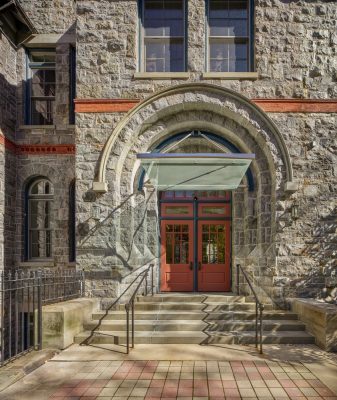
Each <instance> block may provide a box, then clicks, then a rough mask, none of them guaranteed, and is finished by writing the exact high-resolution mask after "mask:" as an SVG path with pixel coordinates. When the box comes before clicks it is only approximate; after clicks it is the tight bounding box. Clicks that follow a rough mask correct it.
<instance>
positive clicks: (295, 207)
mask: <svg viewBox="0 0 337 400" xmlns="http://www.w3.org/2000/svg"><path fill="white" fill-rule="evenodd" d="M298 210H299V204H298V202H297V200H294V202H293V204H292V206H291V219H292V220H293V221H296V220H297V219H298V218H299V215H298Z"/></svg>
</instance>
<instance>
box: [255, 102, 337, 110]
mask: <svg viewBox="0 0 337 400" xmlns="http://www.w3.org/2000/svg"><path fill="white" fill-rule="evenodd" d="M252 102H253V103H255V104H256V105H257V106H259V107H260V108H262V110H263V111H266V112H275V113H291V112H293V113H335V112H337V99H331V100H330V99H329V100H319V99H317V100H316V99H252Z"/></svg>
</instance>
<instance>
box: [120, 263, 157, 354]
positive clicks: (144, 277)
mask: <svg viewBox="0 0 337 400" xmlns="http://www.w3.org/2000/svg"><path fill="white" fill-rule="evenodd" d="M153 268H154V265H153V264H150V265H149V266H148V268H147V269H146V270H144V271H142V272H141V273H140V274H139V275H138V276H137V278H136V279H138V278H139V277H140V276H142V278H141V280H140V281H139V283H138V285H137V287H136V289H135V290H134V291H133V293H132V295H131V297H130V299H129V301H128V302H127V303H125V305H124V307H125V312H126V352H127V354H129V352H130V309H131V348H132V349H133V348H134V347H135V297H136V295H137V293H138V291H139V289H140V287H141V286H142V283H143V282H144V280H145V288H144V289H145V293H144V294H145V296H147V294H148V290H147V279H148V275H149V271H150V270H151V295H152V296H153V294H154V293H153V287H154V284H153V283H154V280H153ZM136 279H135V280H136ZM135 280H134V281H133V282H135ZM133 282H132V283H133ZM130 286H131V285H130ZM130 286H129V287H130ZM129 287H128V289H129ZM124 293H125V292H124Z"/></svg>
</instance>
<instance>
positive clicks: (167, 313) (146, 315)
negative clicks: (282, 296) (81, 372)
mask: <svg viewBox="0 0 337 400" xmlns="http://www.w3.org/2000/svg"><path fill="white" fill-rule="evenodd" d="M263 316H264V319H266V320H297V319H298V318H297V314H295V313H293V312H289V311H280V310H267V311H264V312H263ZM102 318H104V319H105V320H123V319H125V311H124V310H121V311H119V310H116V311H107V312H104V311H97V312H94V313H93V314H92V319H93V320H100V319H102ZM135 319H137V320H142V321H144V320H156V319H157V320H179V319H180V320H181V319H182V320H204V321H218V320H226V321H236V320H241V321H242V320H255V312H251V311H230V312H209V313H206V312H203V311H175V310H173V311H172V310H162V311H158V310H152V311H144V310H142V311H139V310H136V311H135Z"/></svg>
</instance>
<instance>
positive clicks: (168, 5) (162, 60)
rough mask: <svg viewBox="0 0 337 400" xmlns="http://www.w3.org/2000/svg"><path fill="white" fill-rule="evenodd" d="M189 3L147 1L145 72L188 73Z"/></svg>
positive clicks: (143, 14) (162, 0)
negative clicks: (186, 38)
mask: <svg viewBox="0 0 337 400" xmlns="http://www.w3.org/2000/svg"><path fill="white" fill-rule="evenodd" d="M185 36H186V35H185V2H184V1H183V0H143V2H142V49H141V70H142V71H144V72H184V71H185Z"/></svg>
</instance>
